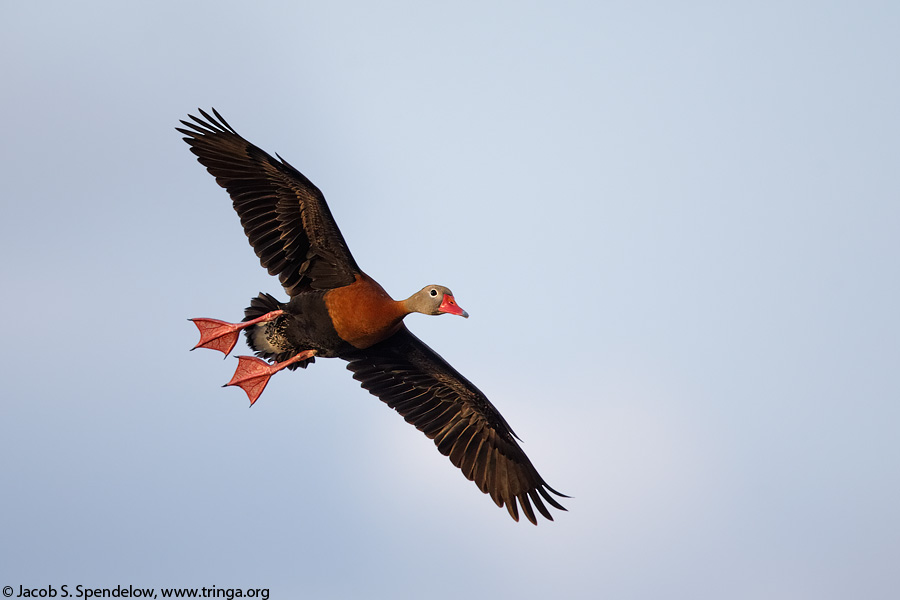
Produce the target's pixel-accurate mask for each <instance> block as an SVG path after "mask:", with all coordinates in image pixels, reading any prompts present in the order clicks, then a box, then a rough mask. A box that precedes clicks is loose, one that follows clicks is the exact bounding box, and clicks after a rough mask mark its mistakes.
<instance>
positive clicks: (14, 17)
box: [0, 2, 900, 600]
mask: <svg viewBox="0 0 900 600" xmlns="http://www.w3.org/2000/svg"><path fill="white" fill-rule="evenodd" d="M325 4H326V3H306V2H276V3H264V2H260V3H243V2H241V3H238V2H205V3H182V2H178V3H175V2H154V3H145V4H143V5H142V6H143V7H142V8H136V7H135V6H136V5H135V4H134V3H117V2H81V3H71V2H65V3H63V2H58V3H37V2H33V3H7V6H6V7H4V9H3V10H2V13H3V17H2V18H0V57H2V58H0V75H2V81H3V86H2V87H3V92H2V93H0V115H2V116H0V119H2V139H3V143H2V144H0V153H2V156H0V165H2V167H0V169H2V177H3V183H4V188H3V189H4V192H3V194H2V202H3V218H2V220H0V250H2V256H3V260H2V263H0V269H2V270H0V280H2V281H3V289H4V293H3V294H2V297H0V313H2V314H3V315H4V316H5V319H6V328H5V333H6V337H5V343H4V344H3V345H2V346H0V358H2V365H3V369H2V371H3V373H4V375H5V377H4V387H3V392H2V397H3V399H4V400H3V401H2V402H0V423H2V430H3V433H2V435H0V456H2V457H3V458H2V459H0V482H2V489H3V494H2V497H0V506H2V510H0V531H2V532H3V534H2V536H0V585H13V586H16V587H17V586H18V585H20V584H21V585H25V586H26V587H27V586H32V587H38V586H46V585H56V586H59V585H61V584H64V583H66V584H69V585H70V586H74V585H77V584H79V583H81V584H85V585H90V586H104V585H112V586H115V585H116V584H123V585H128V584H133V585H142V586H155V587H157V588H159V587H170V586H192V587H200V586H204V585H205V586H207V587H209V586H211V585H213V584H214V585H216V586H217V587H219V588H224V587H268V588H270V589H271V597H272V598H274V599H277V598H351V597H355V598H392V599H393V598H413V597H415V598H419V597H424V596H426V595H427V596H428V597H432V598H459V597H461V596H465V597H495V598H514V597H515V598H546V597H558V598H610V599H647V600H658V599H660V598H666V599H682V598H683V599H691V600H696V599H710V600H713V599H715V600H719V599H722V598H729V599H737V600H743V599H766V600H770V599H780V598H790V599H798V598H800V599H806V598H809V599H816V600H822V599H830V598H850V597H853V598H872V599H877V598H894V597H896V592H897V589H900V572H898V569H897V565H898V561H900V512H898V509H897V507H898V506H900V442H898V431H900V407H898V401H900V383H898V372H900V323H898V307H900V276H898V274H900V271H898V250H900V175H898V173H900V168H898V167H900V110H898V107H900V70H898V67H897V57H898V56H900V36H898V35H897V32H898V31H900V5H898V4H897V3H895V2H854V3H849V2H771V3H770V2H762V3H760V2H755V3H745V4H743V5H741V6H738V5H736V4H734V3H730V4H729V3H706V2H688V3H662V2H629V3H604V2H584V3H574V2H552V3H550V2H546V3H534V2H526V3H523V2H494V3H472V2H455V3H443V4H440V5H436V4H434V3H423V2H392V3H363V2H330V3H327V6H323V5H325ZM198 106H200V107H204V108H207V107H210V106H215V107H216V108H217V109H218V110H219V111H220V112H221V113H222V114H223V115H224V116H225V118H226V119H228V120H229V122H230V123H231V124H232V125H233V126H234V127H235V128H236V129H237V130H238V131H239V132H240V133H242V134H243V135H244V136H245V137H247V138H248V139H250V140H251V141H253V142H254V143H256V144H258V145H260V146H261V147H263V148H265V149H266V150H268V151H270V152H278V153H279V154H281V156H283V157H284V158H285V159H287V160H288V161H289V162H291V163H292V164H293V165H295V166H296V167H298V168H299V169H300V170H302V171H303V172H304V173H305V174H306V175H307V176H308V177H310V179H312V180H313V181H314V182H315V183H316V184H317V185H318V186H319V187H320V188H321V189H322V190H323V191H324V193H325V195H326V198H327V199H328V201H329V203H330V205H331V208H332V211H333V213H334V214H335V217H336V218H337V220H338V222H339V224H340V226H341V229H342V231H343V233H344V236H345V237H346V239H347V241H348V243H349V245H350V248H351V250H352V251H353V253H354V255H355V257H356V259H357V261H358V263H359V264H360V266H361V267H362V268H363V269H364V270H366V271H367V272H368V273H369V274H370V275H372V276H373V277H375V278H376V279H377V280H378V281H380V282H381V283H382V285H384V286H385V288H386V289H388V291H389V292H391V293H392V294H393V295H394V296H395V297H401V296H406V295H408V294H410V293H412V292H414V291H416V290H418V289H419V288H420V287H421V286H423V285H425V284H428V283H441V284H444V285H447V286H449V287H450V288H452V289H453V291H454V292H455V294H456V297H457V299H458V301H459V302H460V304H461V305H462V306H463V307H465V308H466V309H467V310H468V311H469V312H470V313H471V315H472V318H470V319H469V320H467V321H463V320H461V319H450V318H441V319H429V318H426V317H421V316H413V317H411V318H410V319H409V325H410V327H411V328H412V329H413V330H414V331H415V332H416V333H417V334H418V335H419V336H420V337H422V338H423V339H424V340H425V341H426V342H427V343H428V344H429V345H431V346H432V347H433V348H435V349H436V350H437V351H438V352H440V353H441V354H442V355H443V356H444V357H445V358H447V360H449V361H450V362H451V363H453V364H454V365H455V366H456V367H457V368H458V369H459V370H460V371H461V372H462V373H463V374H464V375H466V376H467V377H468V378H470V379H471V380H472V381H474V382H475V383H476V384H477V385H478V386H479V387H480V388H481V389H483V390H484V391H485V392H486V393H487V394H488V395H489V397H490V398H491V400H492V401H493V402H494V404H495V405H496V406H497V407H498V408H499V409H500V410H501V411H502V413H503V414H504V416H505V417H506V418H507V420H508V421H509V422H510V423H511V425H512V426H513V428H514V429H515V430H516V432H517V433H518V434H519V435H520V436H521V437H522V438H523V439H524V448H525V450H526V451H527V452H528V453H529V455H530V456H531V458H532V460H533V461H534V463H535V464H536V466H537V467H538V469H539V470H540V471H541V473H542V474H543V475H544V477H545V478H546V479H547V481H548V482H549V483H550V485H552V486H553V487H555V488H557V489H559V490H560V491H563V492H565V493H568V494H570V495H572V496H574V498H573V499H571V500H569V501H568V502H567V503H566V505H567V506H568V507H569V509H570V512H568V513H564V514H560V515H559V517H558V519H557V521H556V522H555V523H542V524H541V525H540V526H539V527H537V528H535V527H533V526H531V525H530V524H527V523H519V524H516V523H514V522H512V521H511V520H510V519H509V517H508V516H507V515H506V513H505V511H501V510H500V509H497V508H496V507H495V506H494V505H493V503H492V502H491V501H490V500H489V499H488V498H487V497H486V496H484V495H482V494H481V493H479V492H478V490H477V489H476V488H475V486H474V485H472V484H471V483H470V482H467V481H466V480H465V479H464V478H463V477H462V476H461V475H460V474H459V472H458V471H457V470H456V469H454V468H453V467H452V466H451V465H450V463H449V461H448V460H447V459H446V458H444V457H443V456H441V455H439V454H438V453H437V451H436V450H435V449H434V446H433V444H432V442H430V441H429V440H427V439H425V438H424V436H422V435H421V434H420V433H419V432H417V431H415V429H413V428H412V427H411V426H409V425H407V424H406V423H404V422H403V420H402V419H401V418H400V417H399V416H398V415H396V414H395V413H393V411H391V410H390V409H388V408H387V407H385V406H384V405H383V404H381V403H380V402H379V401H378V400H377V399H376V398H374V397H372V396H370V395H369V394H367V393H366V392H364V391H363V390H361V389H360V388H359V387H358V385H357V384H356V382H354V381H353V380H352V379H351V377H350V373H349V372H347V371H346V370H345V369H344V363H342V362H339V361H319V362H318V363H317V364H316V365H315V366H314V367H313V368H310V369H309V370H307V371H306V372H295V373H284V374H279V375H278V376H276V377H275V378H274V380H273V381H272V383H271V384H270V385H269V388H268V389H267V390H266V392H265V394H264V395H263V396H262V398H261V400H260V401H259V402H258V403H257V405H256V406H254V407H253V409H252V410H248V409H247V401H246V399H245V398H244V396H243V394H242V393H241V392H240V391H239V390H233V389H221V388H220V387H219V386H220V385H221V384H222V383H224V382H225V381H227V380H228V378H229V377H230V376H231V373H232V371H233V369H234V365H235V363H236V361H235V360H234V359H233V358H229V359H228V360H226V361H224V362H223V361H222V359H221V357H220V355H218V354H217V353H213V352H208V351H198V352H193V353H189V352H188V351H187V350H188V349H189V348H190V347H191V346H193V344H194V343H195V342H196V332H195V331H194V328H193V326H192V325H191V324H190V323H188V322H187V321H186V320H185V319H186V318H188V317H197V316H209V317H216V318H222V319H226V320H238V319H240V317H241V316H242V311H243V308H244V307H245V306H246V305H247V303H248V300H249V299H250V298H251V297H252V296H255V295H256V294H257V293H258V292H259V291H268V292H271V293H274V294H276V295H277V296H279V297H281V298H284V293H283V291H282V290H281V289H280V287H279V286H278V283H277V280H276V279H275V278H271V277H269V276H268V275H266V273H265V271H264V270H263V269H261V268H260V267H259V265H258V262H257V259H256V257H255V256H254V254H253V252H252V250H251V248H250V247H249V245H248V244H247V242H246V239H245V238H244V236H243V234H242V232H241V229H240V225H239V222H238V219H237V216H236V215H235V214H234V213H233V211H232V209H231V207H230V201H229V200H228V198H227V196H226V194H225V193H224V191H223V190H221V189H219V188H218V186H216V185H215V182H214V181H213V180H212V178H211V177H210V176H209V175H208V174H207V173H205V171H204V170H203V169H202V168H201V167H200V165H198V164H197V163H196V162H195V160H194V159H193V156H192V155H191V154H190V153H189V151H188V149H187V147H186V146H185V144H184V143H183V142H182V141H181V139H180V135H179V134H177V133H176V132H175V131H174V129H173V128H174V127H175V126H176V125H177V124H178V120H179V119H181V118H184V117H185V115H186V114H187V113H188V112H194V111H195V110H196V108H197V107H198ZM242 347H243V343H241V346H239V348H238V352H239V353H243V352H245V350H243V349H242Z"/></svg>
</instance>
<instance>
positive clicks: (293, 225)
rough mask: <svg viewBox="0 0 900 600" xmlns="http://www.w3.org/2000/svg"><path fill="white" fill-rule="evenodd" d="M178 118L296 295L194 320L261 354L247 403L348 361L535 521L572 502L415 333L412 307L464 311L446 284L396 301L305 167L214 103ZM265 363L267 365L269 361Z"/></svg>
mask: <svg viewBox="0 0 900 600" xmlns="http://www.w3.org/2000/svg"><path fill="white" fill-rule="evenodd" d="M213 113H214V114H215V117H212V116H210V115H209V114H207V113H205V112H203V111H201V114H202V115H203V117H205V120H202V119H199V118H197V117H193V116H191V119H193V121H194V122H187V121H182V123H183V124H184V125H185V126H186V127H188V128H189V129H178V131H180V132H182V133H184V134H185V135H186V136H187V137H185V138H184V139H185V141H186V142H187V143H188V144H189V145H190V146H191V151H192V152H194V154H196V155H197V157H198V160H199V161H200V163H201V164H203V165H204V166H205V167H206V168H207V170H208V171H209V172H210V173H211V174H212V175H213V176H215V177H216V180H217V181H218V183H219V185H221V186H222V187H224V188H226V189H227V191H228V193H229V195H230V196H231V198H232V200H233V204H234V208H235V210H236V211H237V213H238V215H239V216H240V219H241V223H242V225H243V226H244V231H245V233H246V234H247V237H248V239H249V241H250V244H251V245H252V246H253V248H254V250H255V251H256V254H257V256H259V258H260V262H261V264H262V266H263V267H265V268H266V269H268V271H269V273H270V274H272V275H278V276H279V279H280V280H281V283H282V286H283V287H284V289H285V291H286V292H287V293H288V295H289V296H290V299H289V300H288V301H287V302H279V301H278V300H277V299H275V298H274V297H273V296H270V295H268V294H260V295H259V296H258V297H257V298H254V299H253V300H252V301H251V304H250V306H249V307H248V308H247V309H246V310H245V318H244V321H243V322H242V323H240V324H234V323H227V322H224V321H218V320H215V319H192V320H193V321H194V323H195V324H196V325H197V327H198V328H199V329H200V332H201V340H200V342H199V343H198V344H197V346H195V347H204V348H212V349H215V350H220V351H222V352H224V353H225V354H228V353H229V352H230V351H231V349H232V348H233V347H234V344H235V343H236V341H237V337H238V334H239V332H240V331H242V330H243V331H244V332H245V334H246V337H247V343H248V345H249V346H250V347H251V348H252V349H253V350H254V351H255V352H256V354H257V356H259V357H261V358H262V359H266V360H260V359H258V358H253V357H243V356H242V357H239V359H240V362H239V364H238V369H237V372H236V373H235V376H234V377H233V378H232V380H231V381H230V382H229V383H228V384H226V385H237V386H240V387H241V388H243V389H244V391H245V392H247V395H248V396H249V398H250V401H251V404H252V403H254V402H255V401H256V399H257V398H258V397H259V395H260V394H261V393H262V391H263V390H264V388H265V385H266V383H267V382H268V380H269V377H271V375H273V374H274V373H275V372H277V371H279V370H281V369H284V368H288V369H292V370H293V369H296V368H297V367H306V366H308V365H309V364H311V363H312V362H314V360H315V357H316V356H319V357H322V358H340V359H343V360H346V361H347V362H348V369H350V370H351V371H352V372H353V374H354V378H355V379H357V380H359V381H360V382H361V384H362V386H363V387H364V388H365V389H367V390H368V391H369V392H371V393H372V394H374V395H375V396H377V397H379V398H380V399H381V400H382V401H384V402H385V403H386V404H388V405H389V406H391V407H392V408H394V409H395V410H396V411H397V412H399V413H400V414H401V415H402V416H403V417H404V418H405V419H406V420H407V421H408V422H409V423H411V424H413V425H414V426H415V427H416V428H418V429H419V430H420V431H422V432H423V433H425V435H427V436H428V437H429V438H431V439H433V440H434V442H435V444H436V445H437V447H438V450H439V451H440V452H441V453H443V454H444V455H446V456H449V458H450V460H451V462H452V463H453V464H454V465H456V466H457V467H459V468H460V469H461V470H462V472H463V474H464V475H465V476H466V477H467V478H468V479H470V480H472V481H474V482H475V483H476V484H477V485H478V487H479V488H480V489H481V490H482V491H483V492H485V493H487V494H490V496H491V498H492V499H493V500H494V502H495V503H496V504H497V505H498V506H504V505H505V506H506V508H507V509H508V510H509V513H510V515H511V516H512V517H513V518H514V519H516V520H518V507H519V506H521V508H522V510H523V512H524V513H525V515H526V516H527V517H528V519H529V520H530V521H531V522H532V523H536V522H537V521H536V518H535V515H534V511H533V510H532V503H533V504H534V506H535V507H536V508H537V509H538V512H540V513H541V514H542V515H543V516H544V517H546V518H547V519H549V520H551V521H552V520H553V518H552V516H551V515H550V512H549V511H548V510H547V508H546V507H545V506H544V503H543V502H544V501H546V502H547V503H549V504H550V505H551V506H554V507H556V508H558V509H561V510H565V509H564V508H563V507H562V506H561V505H560V504H559V503H558V502H557V501H556V500H555V499H554V498H553V497H552V495H551V494H556V495H558V496H563V495H562V494H560V493H559V492H556V491H555V490H553V489H552V488H551V487H550V486H548V485H547V484H546V483H545V482H544V480H543V479H542V478H541V477H540V475H539V474H538V473H537V471H536V470H535V468H534V466H533V465H532V464H531V461H530V460H529V459H528V457H527V456H526V455H525V453H524V452H523V451H522V449H521V447H519V444H518V443H517V442H516V439H515V435H514V434H513V432H512V429H511V428H510V427H509V425H508V424H507V423H506V421H505V420H504V419H503V417H502V416H501V415H500V413H499V412H498V411H497V409H496V408H494V406H493V405H492V404H491V403H490V402H489V401H488V399H487V397H486V396H485V395H484V394H483V393H482V392H481V391H480V390H478V388H476V387H475V386H474V385H473V384H472V383H471V382H470V381H468V380H467V379H465V378H464V377H463V376H462V375H460V374H459V373H458V372H457V371H456V370H455V369H454V368H453V367H451V366H450V365H449V364H448V363H447V362H446V361H444V360H443V359H442V358H441V357H440V356H438V354H437V353H435V352H434V351H433V350H431V349H430V348H429V347H428V346H426V345H425V344H424V343H423V342H422V341H421V340H419V339H418V338H417V337H416V336H415V335H413V334H412V333H411V332H410V331H409V330H408V329H407V328H406V326H405V325H404V323H403V319H404V317H405V316H407V315H408V314H410V313H413V312H419V313H423V314H429V315H439V314H454V315H459V316H463V317H468V314H467V313H466V312H465V311H464V310H462V309H461V308H460V307H459V306H458V305H457V304H456V301H455V299H454V297H453V294H452V292H451V291H450V290H449V289H447V288H446V287H443V286H439V285H429V286H425V287H424V288H422V289H421V290H420V291H419V292H416V293H415V294H413V295H412V296H410V297H409V298H407V299H405V300H394V299H393V298H391V296H390V295H389V294H388V293H387V292H386V291H385V290H384V289H383V288H382V287H381V286H380V285H379V284H378V283H377V282H376V281H375V280H373V279H372V278H371V277H369V276H368V275H366V274H365V273H363V271H362V270H361V269H360V268H359V266H358V265H357V264H356V261H355V260H354V259H353V256H352V255H351V254H350V251H349V249H348V248H347V244H346V242H345V241H344V239H343V236H342V235H341V233H340V230H339V229H338V227H337V224H336V223H335V222H334V219H333V217H332V216H331V211H330V210H329V209H328V205H327V204H326V203H325V199H324V197H323V196H322V193H321V192H320V191H319V190H318V189H317V188H316V187H315V186H314V185H313V184H312V183H311V182H310V181H309V180H308V179H306V177H304V176H303V175H302V174H301V173H300V172H299V171H297V170H296V169H294V168H293V167H291V166H290V165H289V164H287V163H286V162H284V161H283V160H280V161H279V160H276V159H274V158H272V157H271V156H270V155H268V154H266V153H265V152H263V151H262V150H260V149H259V148H257V147H256V146H254V145H253V144H250V143H249V142H247V141H246V140H244V139H243V138H242V137H241V136H240V135H238V134H237V132H235V131H234V129H232V128H231V127H230V126H229V125H228V124H227V123H226V122H225V120H224V119H223V118H222V117H221V116H220V115H219V114H218V113H216V112H215V111H213ZM266 361H269V362H266Z"/></svg>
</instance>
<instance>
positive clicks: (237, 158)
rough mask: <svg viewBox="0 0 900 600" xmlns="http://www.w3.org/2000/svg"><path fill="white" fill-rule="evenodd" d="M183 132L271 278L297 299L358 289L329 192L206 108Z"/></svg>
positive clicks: (352, 264)
mask: <svg viewBox="0 0 900 600" xmlns="http://www.w3.org/2000/svg"><path fill="white" fill-rule="evenodd" d="M200 114H201V115H203V117H204V118H205V120H203V119H199V118H197V117H195V116H193V115H188V116H189V117H190V118H191V119H192V120H193V121H194V122H193V123H191V122H188V121H181V123H182V124H183V125H184V126H185V127H186V128H187V129H182V128H177V130H178V131H180V132H181V133H183V134H185V135H186V136H187V137H185V138H184V141H186V142H187V143H188V144H189V145H190V147H191V152H193V153H194V154H196V155H197V160H198V161H199V162H200V164H202V165H203V166H204V167H206V170H207V171H209V172H210V174H212V175H213V176H214V177H215V178H216V181H217V182H218V183H219V185H221V186H222V187H223V188H225V189H226V190H228V194H229V195H230V196H231V199H232V201H233V203H234V209H235V210H236V211H237V213H238V216H240V218H241V224H242V225H243V226H244V232H245V233H246V234H247V237H248V238H249V240H250V245H251V246H253V249H254V250H255V251H256V255H257V256H258V257H259V262H260V263H261V264H262V266H263V267H265V268H266V269H267V270H268V271H269V274H271V275H278V278H279V279H280V280H281V285H282V286H284V289H285V290H286V291H287V293H288V294H289V295H291V296H294V295H296V294H297V293H299V292H300V291H303V290H308V289H331V288H336V287H341V286H345V285H348V284H350V283H353V281H354V275H355V274H356V273H359V267H358V266H357V265H356V261H355V260H353V256H352V255H351V254H350V250H349V249H348V248H347V243H346V242H345V241H344V237H343V236H342V235H341V232H340V230H339V229H338V226H337V224H336V223H335V222H334V217H332V216H331V211H330V210H329V209H328V205H327V204H326V203H325V197H324V196H322V192H320V191H319V189H318V188H317V187H316V186H315V185H313V184H312V182H311V181H310V180H309V179H307V178H306V177H304V176H303V174H302V173H300V172H299V171H298V170H297V169H295V168H294V167H292V166H291V165H289V164H288V163H287V162H285V161H284V160H283V159H280V157H279V160H276V159H274V158H272V157H271V156H270V155H268V154H267V153H265V152H264V151H262V150H260V149H259V148H257V147H256V146H254V145H253V144H251V143H250V142H248V141H247V140H245V139H244V138H242V137H241V136H240V135H238V133H237V132H236V131H235V130H234V129H233V128H232V127H231V126H230V125H228V123H226V122H225V119H223V118H222V116H221V115H220V114H219V113H218V112H216V110H215V109H213V114H214V115H215V117H212V116H210V115H209V114H207V113H206V112H205V111H203V110H201V111H200Z"/></svg>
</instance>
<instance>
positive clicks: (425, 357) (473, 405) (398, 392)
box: [342, 326, 568, 525]
mask: <svg viewBox="0 0 900 600" xmlns="http://www.w3.org/2000/svg"><path fill="white" fill-rule="evenodd" d="M342 358H344V359H345V360H348V361H349V364H348V365H347V368H348V369H350V370H351V371H353V378H354V379H356V380H358V381H360V382H361V383H362V386H363V387H364V388H365V389H367V390H368V391H369V392H371V393H372V394H374V395H375V396H378V397H379V398H380V399H381V400H382V401H384V402H385V403H386V404H387V405H388V406H390V407H391V408H393V409H394V410H396V411H397V412H399V413H400V414H401V415H402V416H403V418H404V419H406V421H407V422H408V423H411V424H413V425H415V426H416V428H417V429H418V430H419V431H421V432H423V433H424V434H425V435H426V436H428V437H429V438H431V439H433V440H434V443H435V444H436V445H437V448H438V450H439V451H440V452H441V454H443V455H444V456H448V457H450V462H452V463H453V464H454V465H455V466H456V467H458V468H459V469H461V470H462V472H463V475H465V476H466V477H467V478H468V479H470V480H471V481H474V482H475V484H476V485H477V486H478V488H479V489H480V490H481V491H482V492H484V493H486V494H490V496H491V498H492V499H493V500H494V502H495V503H496V504H497V506H500V507H502V506H504V505H506V508H507V510H508V511H509V514H510V516H512V518H513V519H515V520H516V521H518V520H519V511H518V506H521V507H522V511H523V512H524V513H525V516H526V517H527V518H528V520H529V521H531V522H532V523H534V524H535V525H536V524H537V520H536V519H535V514H534V510H533V509H532V503H533V504H534V506H535V507H536V508H537V509H538V512H540V513H541V514H542V515H543V516H544V517H546V518H547V519H549V520H551V521H552V520H553V517H552V516H551V515H550V511H549V510H547V507H546V506H544V501H546V502H547V503H548V504H550V505H551V506H553V507H555V508H558V509H560V510H566V509H565V508H563V507H562V505H560V504H559V502H557V501H556V500H555V499H554V498H553V496H551V494H555V495H557V496H560V497H563V498H567V497H568V496H565V495H564V494H560V493H559V492H557V491H556V490H554V489H553V488H551V487H550V486H549V485H547V483H546V482H545V481H544V480H543V479H542V478H541V476H540V475H539V474H538V472H537V470H536V469H535V468H534V465H532V464H531V461H530V460H528V457H527V456H526V455H525V452H523V451H522V448H521V447H520V446H519V444H518V443H517V442H516V439H515V434H514V433H513V431H512V429H511V428H510V427H509V425H508V424H507V423H506V421H505V420H504V419H503V417H502V416H501V415H500V413H499V412H498V411H497V409H496V408H494V406H493V405H492V404H491V403H490V402H489V401H488V399H487V397H486V396H485V395H484V394H483V393H481V392H480V391H479V390H478V388H476V387H475V386H474V385H472V383H471V382H469V381H468V380H467V379H466V378H464V377H463V376H462V375H460V374H459V372H457V371H456V369H454V368H453V367H451V366H450V365H449V364H448V363H447V362H446V361H445V360H444V359H443V358H441V357H440V356H438V354H437V353H436V352H435V351H434V350H432V349H431V348H429V347H428V346H426V345H425V343H424V342H422V341H421V340H420V339H419V338H417V337H416V336H415V335H413V334H412V333H410V331H409V330H408V329H407V328H406V327H405V326H404V327H403V328H401V329H400V331H398V332H397V333H396V334H394V335H393V336H391V337H390V338H388V339H387V340H384V341H383V342H380V343H378V344H375V345H374V346H371V347H369V348H366V349H364V350H359V351H354V352H352V353H349V354H347V355H345V356H342Z"/></svg>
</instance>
